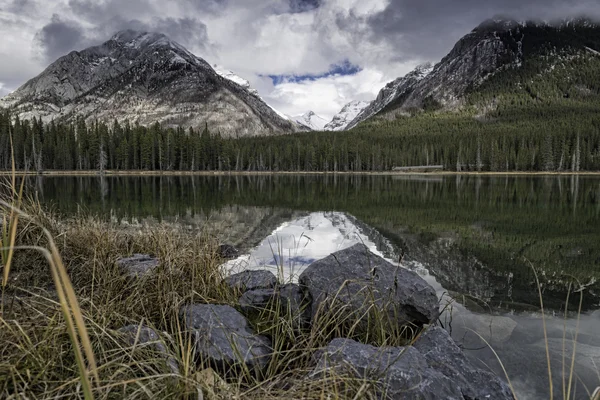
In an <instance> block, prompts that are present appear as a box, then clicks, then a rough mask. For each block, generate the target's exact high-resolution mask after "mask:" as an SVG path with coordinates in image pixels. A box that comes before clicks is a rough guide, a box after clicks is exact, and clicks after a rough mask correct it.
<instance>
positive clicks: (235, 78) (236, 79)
mask: <svg viewBox="0 0 600 400" xmlns="http://www.w3.org/2000/svg"><path fill="white" fill-rule="evenodd" d="M212 67H213V69H214V70H215V72H216V73H217V74H219V75H220V76H222V77H223V78H225V79H228V80H230V81H231V82H233V83H237V84H238V85H240V86H241V87H243V88H244V89H246V90H247V91H249V92H250V93H252V94H254V95H256V96H258V91H257V90H256V89H254V88H253V87H252V86H250V82H249V81H248V80H247V79H244V78H242V77H241V76H239V75H236V74H235V73H234V72H233V71H230V70H228V69H226V68H225V67H222V66H220V65H217V64H214V65H213V66H212Z"/></svg>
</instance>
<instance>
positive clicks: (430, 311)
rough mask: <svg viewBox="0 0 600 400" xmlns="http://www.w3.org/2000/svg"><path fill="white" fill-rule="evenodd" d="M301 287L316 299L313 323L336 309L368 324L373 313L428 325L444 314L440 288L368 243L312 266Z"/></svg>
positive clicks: (389, 320) (391, 321)
mask: <svg viewBox="0 0 600 400" xmlns="http://www.w3.org/2000/svg"><path fill="white" fill-rule="evenodd" d="M299 282H300V286H301V287H302V288H303V289H305V291H307V292H308V293H309V294H310V297H311V299H312V306H311V319H312V320H313V322H314V319H315V316H316V315H317V312H321V313H322V312H325V311H328V310H331V309H333V310H332V311H333V312H339V311H340V310H339V309H338V308H339V307H344V309H343V311H342V312H344V313H352V314H354V315H355V316H356V317H357V318H359V319H361V320H363V321H365V323H366V321H367V318H366V316H365V314H366V311H367V309H373V307H372V306H373V305H374V306H375V310H377V311H379V312H381V313H383V314H384V315H386V319H385V322H386V323H387V324H389V325H391V326H393V329H396V328H397V326H398V324H400V325H406V324H415V325H417V326H422V325H423V324H428V323H431V322H432V321H434V320H435V319H436V318H437V317H438V315H439V305H438V299H437V296H436V293H435V290H434V289H433V288H432V287H431V286H430V285H429V284H428V283H427V282H425V280H423V279H422V278H421V277H420V276H419V275H417V274H416V273H415V272H412V271H409V270H407V269H404V268H402V267H399V266H395V265H392V264H391V263H389V262H387V261H386V260H384V259H383V258H381V257H379V256H376V255H375V254H373V253H371V252H370V251H369V250H368V248H367V247H366V246H364V245H362V244H357V245H355V246H353V247H350V248H348V249H346V250H342V251H339V252H337V253H334V254H332V255H330V256H329V257H326V258H324V259H322V260H319V261H316V262H314V263H312V264H311V265H309V266H308V267H307V268H306V270H305V271H304V272H303V273H302V274H301V275H300V279H299Z"/></svg>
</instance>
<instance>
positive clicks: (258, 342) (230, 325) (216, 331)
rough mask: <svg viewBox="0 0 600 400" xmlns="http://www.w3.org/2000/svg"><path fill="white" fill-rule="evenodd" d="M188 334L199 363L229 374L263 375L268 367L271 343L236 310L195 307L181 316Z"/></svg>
mask: <svg viewBox="0 0 600 400" xmlns="http://www.w3.org/2000/svg"><path fill="white" fill-rule="evenodd" d="M179 314H180V318H181V320H182V323H183V326H184V327H185V330H186V332H188V333H191V334H192V335H193V338H194V342H195V347H196V357H197V361H198V362H199V363H201V364H204V365H203V366H205V367H208V366H210V367H212V368H214V369H215V370H218V371H221V372H222V373H224V374H226V375H227V374H228V373H229V372H231V371H234V370H240V369H242V368H244V367H247V368H248V369H249V370H250V371H253V372H255V373H260V372H261V371H264V369H265V368H266V367H267V365H268V363H269V361H270V358H271V354H272V349H271V343H270V341H269V340H268V339H267V338H266V337H264V336H259V335H256V334H255V333H254V331H253V330H252V328H251V327H250V326H249V324H248V321H247V320H246V318H244V316H243V315H242V314H240V313H239V312H238V311H236V310H235V309H234V308H233V307H230V306H225V305H211V304H192V305H187V306H183V307H182V308H181V310H180V312H179Z"/></svg>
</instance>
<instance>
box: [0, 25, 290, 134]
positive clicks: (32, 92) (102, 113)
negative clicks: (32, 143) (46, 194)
mask: <svg viewBox="0 0 600 400" xmlns="http://www.w3.org/2000/svg"><path fill="white" fill-rule="evenodd" d="M219 75H221V76H219ZM223 75H225V78H227V79H224V78H223ZM0 108H6V109H9V110H10V111H11V113H12V114H13V115H16V116H19V118H21V119H31V118H34V117H35V118H42V120H43V121H44V122H49V121H53V120H56V121H66V122H70V121H74V120H77V119H78V118H81V117H83V118H85V119H86V121H88V122H91V121H102V122H112V121H114V120H117V121H119V122H124V121H129V122H134V123H139V124H140V125H146V126H147V125H151V124H154V123H159V124H162V125H164V126H182V127H184V128H188V127H192V128H203V127H206V126H208V128H209V129H210V130H211V131H219V132H220V133H221V135H223V136H231V137H239V136H251V135H257V134H271V133H274V132H277V133H291V132H295V131H296V130H297V128H296V127H295V126H294V124H293V123H292V122H291V121H289V120H286V119H284V118H282V117H281V116H280V115H278V113H276V112H275V111H273V110H272V109H271V107H269V106H268V105H267V104H266V103H265V102H264V101H263V100H262V99H261V98H260V97H259V96H258V95H257V94H256V92H255V91H253V90H251V89H250V84H249V83H248V81H246V80H242V79H241V78H239V77H237V76H236V75H235V74H233V73H232V72H231V71H228V72H226V73H225V72H223V73H221V74H218V73H217V72H216V71H215V70H214V69H213V68H212V67H211V66H210V64H208V63H207V62H206V61H205V60H203V59H202V58H200V57H197V56H195V55H194V54H192V53H191V52H190V51H188V50H187V49H185V48H184V47H183V46H181V45H180V44H178V43H176V42H174V41H172V40H171V39H169V38H168V37H167V36H165V35H164V34H161V33H153V32H138V31H133V30H125V31H120V32H118V33H117V34H115V35H114V36H112V37H111V39H109V40H108V41H106V42H105V43H103V44H100V45H98V46H93V47H89V48H87V49H85V50H82V51H73V52H70V53H69V54H67V55H65V56H63V57H61V58H59V59H58V60H56V61H55V62H54V63H52V64H51V65H50V66H48V67H47V68H46V69H45V70H44V71H43V72H42V73H41V74H40V75H38V76H37V77H35V78H33V79H31V80H29V81H28V82H27V83H25V84H24V85H23V86H21V87H20V88H19V89H18V90H16V91H15V92H13V93H11V94H9V95H8V96H6V97H3V98H2V99H0Z"/></svg>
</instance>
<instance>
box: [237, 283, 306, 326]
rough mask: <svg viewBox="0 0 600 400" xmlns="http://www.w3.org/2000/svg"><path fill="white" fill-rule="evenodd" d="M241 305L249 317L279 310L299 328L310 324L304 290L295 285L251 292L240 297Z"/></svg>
mask: <svg viewBox="0 0 600 400" xmlns="http://www.w3.org/2000/svg"><path fill="white" fill-rule="evenodd" d="M239 304H240V308H241V310H242V312H243V313H244V314H246V315H248V316H253V315H260V314H262V313H264V312H265V311H268V310H275V309H277V310H278V311H279V314H280V315H281V316H283V317H284V318H291V320H292V321H293V322H294V325H295V326H297V327H301V326H303V325H305V324H306V323H308V322H309V320H308V317H307V315H306V312H305V311H306V310H307V305H306V304H305V302H304V295H303V293H302V290H301V289H300V286H298V285H296V284H293V283H290V284H287V285H283V286H279V287H277V288H275V289H257V290H250V291H248V292H246V293H244V294H243V295H242V296H241V297H240V300H239Z"/></svg>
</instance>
